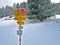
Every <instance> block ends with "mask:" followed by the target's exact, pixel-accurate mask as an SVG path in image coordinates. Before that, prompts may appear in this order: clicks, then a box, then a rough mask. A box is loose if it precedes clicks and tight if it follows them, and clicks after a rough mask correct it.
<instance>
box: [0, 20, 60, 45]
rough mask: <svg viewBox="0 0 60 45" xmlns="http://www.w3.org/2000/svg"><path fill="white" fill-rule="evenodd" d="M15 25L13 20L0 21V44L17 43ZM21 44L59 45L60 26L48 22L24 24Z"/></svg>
mask: <svg viewBox="0 0 60 45" xmlns="http://www.w3.org/2000/svg"><path fill="white" fill-rule="evenodd" d="M17 27H18V25H17V24H16V22H15V21H14V20H7V21H1V22H0V45H18V35H17V32H16V31H17V29H18V28H17ZM22 45H60V26H59V25H57V24H56V23H49V22H43V23H34V24H25V25H24V27H23V34H22Z"/></svg>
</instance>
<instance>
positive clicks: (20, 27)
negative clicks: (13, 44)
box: [19, 25, 23, 45]
mask: <svg viewBox="0 0 60 45" xmlns="http://www.w3.org/2000/svg"><path fill="white" fill-rule="evenodd" d="M22 28H23V27H22V26H21V25H19V32H20V33H19V45H21V35H22V30H21V29H22Z"/></svg>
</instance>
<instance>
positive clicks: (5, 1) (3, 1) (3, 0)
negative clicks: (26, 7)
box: [0, 0, 60, 8]
mask: <svg viewBox="0 0 60 45" xmlns="http://www.w3.org/2000/svg"><path fill="white" fill-rule="evenodd" d="M59 1H60V0H52V2H55V3H57V2H59ZM14 2H15V3H21V2H27V0H0V8H1V7H2V6H5V5H11V6H12V4H13V3H14Z"/></svg>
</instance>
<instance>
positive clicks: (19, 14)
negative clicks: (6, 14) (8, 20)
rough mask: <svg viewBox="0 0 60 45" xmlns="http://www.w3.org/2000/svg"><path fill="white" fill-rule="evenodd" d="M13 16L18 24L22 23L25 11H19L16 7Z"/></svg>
mask: <svg viewBox="0 0 60 45" xmlns="http://www.w3.org/2000/svg"><path fill="white" fill-rule="evenodd" d="M14 16H15V18H14V19H15V20H17V23H18V24H19V25H23V24H24V20H26V13H25V12H19V10H18V9H15V10H14Z"/></svg>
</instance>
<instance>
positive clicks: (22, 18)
mask: <svg viewBox="0 0 60 45" xmlns="http://www.w3.org/2000/svg"><path fill="white" fill-rule="evenodd" d="M15 20H26V17H25V16H24V17H16V18H15Z"/></svg>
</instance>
